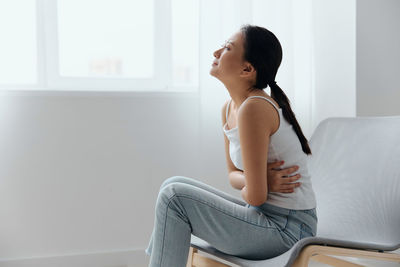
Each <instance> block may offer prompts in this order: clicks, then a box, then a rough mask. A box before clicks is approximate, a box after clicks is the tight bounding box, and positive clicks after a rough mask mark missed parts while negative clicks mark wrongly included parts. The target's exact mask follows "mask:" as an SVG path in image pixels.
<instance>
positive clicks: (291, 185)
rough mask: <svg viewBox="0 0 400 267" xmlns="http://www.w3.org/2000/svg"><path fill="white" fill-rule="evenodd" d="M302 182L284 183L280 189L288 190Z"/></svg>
mask: <svg viewBox="0 0 400 267" xmlns="http://www.w3.org/2000/svg"><path fill="white" fill-rule="evenodd" d="M299 186H300V183H293V184H282V185H281V187H280V190H288V189H293V188H296V187H299Z"/></svg>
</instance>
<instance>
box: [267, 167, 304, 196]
mask: <svg viewBox="0 0 400 267" xmlns="http://www.w3.org/2000/svg"><path fill="white" fill-rule="evenodd" d="M282 164H283V161H275V162H271V163H268V164H267V183H268V192H279V193H293V192H294V188H296V187H299V186H300V183H293V182H294V181H296V180H298V179H300V177H301V175H300V174H299V173H298V174H296V175H293V176H289V174H291V173H293V172H295V171H297V170H298V169H299V167H298V166H292V167H288V168H285V169H282V170H279V169H278V170H277V169H276V168H278V167H279V166H281V165H282ZM274 169H275V170H274Z"/></svg>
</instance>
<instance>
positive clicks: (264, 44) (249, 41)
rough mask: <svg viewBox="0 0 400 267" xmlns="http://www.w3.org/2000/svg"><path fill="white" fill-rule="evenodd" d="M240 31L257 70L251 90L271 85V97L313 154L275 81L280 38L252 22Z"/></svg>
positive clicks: (246, 55)
mask: <svg viewBox="0 0 400 267" xmlns="http://www.w3.org/2000/svg"><path fill="white" fill-rule="evenodd" d="M240 31H241V32H242V33H243V37H244V60H245V61H248V62H249V63H250V64H252V65H253V67H254V68H255V69H256V71H257V77H256V84H255V85H254V88H255V89H251V88H250V90H263V89H264V88H266V87H267V86H268V85H269V87H270V88H271V97H272V98H273V99H274V100H275V101H276V102H277V103H278V104H279V106H280V107H281V108H282V113H283V116H284V117H285V119H286V120H287V121H288V122H289V123H290V124H291V125H292V126H293V129H294V131H295V132H296V134H297V137H298V138H299V140H300V143H301V147H302V149H303V151H304V153H306V154H311V149H310V147H309V146H308V141H307V138H306V137H305V136H304V134H303V132H302V130H301V128H300V125H299V123H298V122H297V120H296V116H295V114H294V113H293V111H292V108H291V107H290V102H289V99H288V98H287V96H286V94H285V93H284V92H283V91H282V89H281V88H280V87H279V86H278V85H277V84H276V82H275V76H276V73H277V72H278V68H279V66H280V64H281V61H282V46H281V44H280V42H279V40H278V38H276V36H275V35H274V34H273V33H272V32H270V31H269V30H267V29H265V28H263V27H259V26H254V25H250V24H245V25H243V26H241V28H240Z"/></svg>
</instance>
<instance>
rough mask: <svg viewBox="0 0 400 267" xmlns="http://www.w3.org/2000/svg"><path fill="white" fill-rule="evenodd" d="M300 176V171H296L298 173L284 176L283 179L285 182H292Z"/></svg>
mask: <svg viewBox="0 0 400 267" xmlns="http://www.w3.org/2000/svg"><path fill="white" fill-rule="evenodd" d="M300 177H301V175H300V173H298V174H296V175H293V176H289V177H285V178H284V179H285V182H288V183H290V182H294V181H297V180H299V179H300Z"/></svg>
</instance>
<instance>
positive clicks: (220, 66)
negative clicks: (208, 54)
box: [210, 31, 256, 88]
mask: <svg viewBox="0 0 400 267" xmlns="http://www.w3.org/2000/svg"><path fill="white" fill-rule="evenodd" d="M244 54H245V51H244V39H243V33H242V32H241V31H239V32H236V33H235V34H233V35H232V36H231V37H230V38H229V39H228V40H226V41H225V43H224V44H223V45H222V48H220V49H218V50H216V51H215V52H214V57H215V60H214V62H213V63H214V64H213V66H212V68H211V70H210V74H211V75H212V76H214V77H216V78H218V79H219V80H220V81H221V82H222V83H224V84H225V86H226V87H228V88H229V87H231V85H232V84H235V85H238V84H241V85H243V86H245V87H246V88H247V87H251V86H253V85H254V83H255V80H256V73H255V69H254V67H253V66H252V65H251V64H250V63H249V62H247V61H245V59H244Z"/></svg>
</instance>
